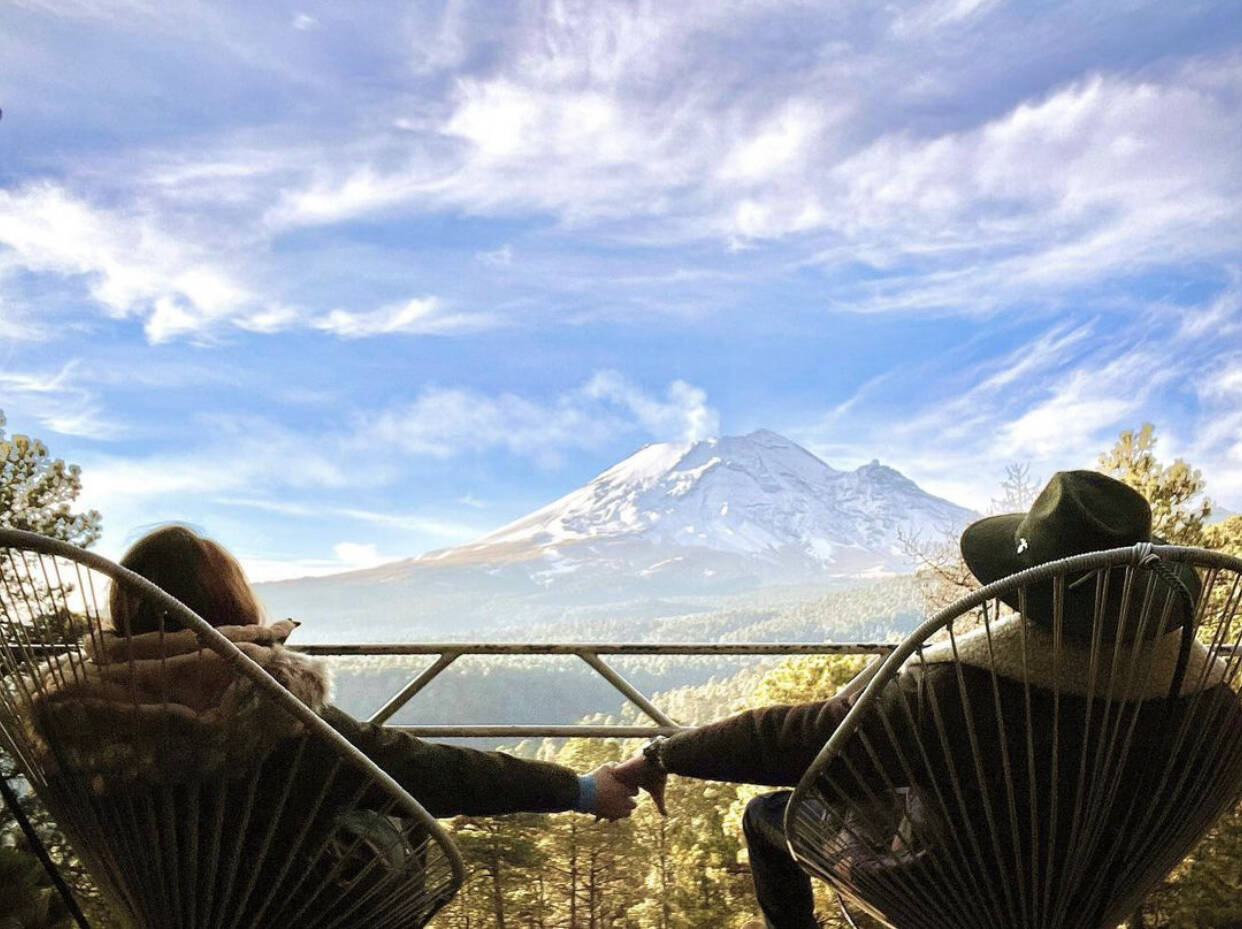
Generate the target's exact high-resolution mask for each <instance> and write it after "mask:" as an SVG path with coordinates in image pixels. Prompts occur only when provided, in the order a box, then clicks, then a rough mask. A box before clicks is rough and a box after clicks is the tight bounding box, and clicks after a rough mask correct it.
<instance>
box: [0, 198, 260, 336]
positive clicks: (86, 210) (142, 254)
mask: <svg viewBox="0 0 1242 929" xmlns="http://www.w3.org/2000/svg"><path fill="white" fill-rule="evenodd" d="M0 245H5V246H7V247H8V248H9V249H11V250H12V253H13V254H12V255H11V256H10V257H9V259H8V262H9V263H10V264H13V263H17V264H19V265H20V266H21V267H22V268H24V269H25V270H27V271H32V272H41V273H49V272H50V273H55V274H59V275H63V276H66V277H82V278H83V279H84V281H85V283H86V287H87V289H88V291H89V293H90V295H91V296H92V298H94V299H95V300H96V301H97V302H98V303H99V304H100V305H101V306H103V307H104V308H105V309H106V310H107V311H108V312H109V313H110V314H111V315H113V316H117V317H125V316H130V315H142V316H144V317H145V318H146V329H147V335H148V337H149V338H150V339H151V341H153V342H159V341H164V340H166V339H168V338H171V337H173V336H176V335H181V334H186V333H196V332H200V331H202V330H204V329H206V328H207V327H208V326H210V324H211V323H212V322H213V321H215V320H219V319H221V318H225V317H228V316H229V315H231V314H232V313H234V312H236V311H237V310H239V309H241V308H243V307H244V306H246V305H247V304H249V303H250V302H251V301H252V299H253V298H252V296H251V294H250V293H249V292H248V291H247V289H246V287H244V286H243V285H242V284H240V283H238V282H237V281H236V280H234V279H233V278H232V276H231V275H230V274H229V273H228V272H227V271H225V270H223V269H222V268H219V267H216V266H214V265H213V264H212V263H211V259H209V258H208V257H207V255H206V254H205V251H204V250H203V249H200V248H197V247H194V246H190V245H188V244H187V243H185V242H184V241H179V240H178V237H177V236H176V235H175V234H173V233H171V232H169V230H168V229H166V228H162V227H161V225H160V224H159V222H158V221H157V220H156V219H155V218H153V217H152V216H149V215H145V214H144V213H142V212H141V211H133V210H118V209H106V208H102V207H98V206H95V205H92V204H90V203H88V202H87V201H85V200H84V199H82V198H80V197H78V196H75V195H74V194H72V193H70V192H68V191H67V190H66V189H64V188H63V187H61V186H58V185H55V184H50V183H37V184H28V185H26V186H24V187H21V188H19V189H17V190H15V191H6V190H0Z"/></svg>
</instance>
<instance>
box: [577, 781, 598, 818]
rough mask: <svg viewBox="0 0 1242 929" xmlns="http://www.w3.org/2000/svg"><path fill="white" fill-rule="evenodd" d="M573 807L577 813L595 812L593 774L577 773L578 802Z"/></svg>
mask: <svg viewBox="0 0 1242 929" xmlns="http://www.w3.org/2000/svg"><path fill="white" fill-rule="evenodd" d="M574 809H575V810H576V811H577V812H579V813H594V812H595V775H594V774H579V775H578V802H577V803H575V804H574Z"/></svg>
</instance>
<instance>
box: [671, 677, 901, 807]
mask: <svg viewBox="0 0 1242 929" xmlns="http://www.w3.org/2000/svg"><path fill="white" fill-rule="evenodd" d="M917 678H918V675H917V674H902V675H901V676H899V677H898V678H897V679H896V681H894V682H893V683H892V684H890V685H889V686H888V687H887V688H885V690H884V692H883V693H882V694H881V695H880V699H879V701H878V702H877V704H876V706H875V711H874V712H871V713H869V714H868V715H867V717H866V719H865V720H864V721H863V724H862V726H861V727H860V730H859V731H860V733H861V735H862V736H863V737H864V738H862V739H860V740H859V742H860V743H863V744H865V745H866V746H867V747H868V749H869V750H867V751H860V752H856V753H854V754H853V756H852V757H851V758H850V762H851V764H850V765H847V766H843V768H844V770H840V771H839V774H840V775H841V777H842V779H844V780H848V781H849V782H851V784H853V785H857V789H858V790H859V791H862V790H864V789H865V786H864V785H865V784H867V783H868V782H873V781H874V779H875V778H876V777H878V776H879V772H880V770H881V769H885V770H887V772H888V774H889V777H890V779H891V778H892V777H893V775H894V772H895V771H897V770H898V769H899V768H900V765H899V764H898V763H897V761H896V760H895V758H896V751H895V750H894V742H895V743H896V744H897V745H900V744H902V741H903V740H905V739H907V738H909V737H910V732H911V729H912V726H911V722H912V720H913V721H914V725H915V727H917V718H918V714H919V701H918V686H919V685H918V682H917ZM858 696H859V695H857V694H855V695H852V696H850V697H832V698H830V699H828V700H823V701H820V702H818V703H803V704H798V705H796V706H766V707H762V708H760V709H757V710H748V711H747V712H745V713H739V714H738V715H736V716H731V717H729V718H728V719H723V720H720V721H719V722H715V723H710V724H708V725H706V726H700V727H698V728H696V729H691V730H689V731H687V732H680V733H678V734H677V735H674V736H672V737H670V738H669V739H668V740H667V741H666V742H665V743H664V748H663V752H662V757H663V759H664V764H665V767H666V768H667V769H668V771H669V772H670V773H672V774H681V775H684V776H686V777H697V778H703V779H705V780H713V781H736V782H741V783H746V784H763V785H767V786H772V787H792V786H793V785H795V784H797V783H798V781H799V780H801V778H802V775H803V774H805V773H806V770H807V768H809V767H810V766H811V762H812V761H814V760H815V756H816V755H818V754H819V751H820V749H821V748H823V747H824V744H825V743H826V742H827V741H828V739H829V737H830V736H831V735H832V734H833V733H834V732H835V731H836V729H837V727H838V726H839V725H841V721H842V720H844V719H845V717H846V715H847V714H848V713H849V711H850V710H851V709H852V708H853V706H854V703H855V701H856V700H857V699H858ZM886 723H887V725H886ZM890 732H891V733H892V735H891V736H890ZM834 773H836V772H834Z"/></svg>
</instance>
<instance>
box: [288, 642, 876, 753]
mask: <svg viewBox="0 0 1242 929" xmlns="http://www.w3.org/2000/svg"><path fill="white" fill-rule="evenodd" d="M290 647H291V648H293V649H294V650H295V651H299V652H302V653H303V654H306V655H318V656H321V657H335V658H342V657H358V656H389V657H391V656H415V655H426V656H429V657H430V656H435V660H434V661H432V663H431V664H430V665H429V666H428V667H427V668H425V669H424V670H422V671H420V672H419V673H418V674H416V675H415V676H414V677H413V678H412V679H411V680H410V681H409V682H408V683H406V684H405V685H404V686H403V687H402V688H401V689H400V690H398V691H397V692H396V693H395V694H393V695H392V697H390V698H389V699H388V700H387V701H385V703H384V705H383V706H381V707H380V708H379V709H378V710H376V711H375V712H374V713H372V714H371V716H370V717H369V719H368V721H369V722H373V723H380V724H385V725H388V724H389V723H388V721H389V720H390V719H392V717H393V716H394V715H396V714H397V713H398V712H399V711H400V710H401V709H402V708H403V707H404V706H405V705H406V704H407V703H409V702H410V700H411V699H413V698H414V696H415V695H416V694H418V693H419V691H421V690H423V689H425V688H426V687H427V685H428V684H430V683H431V682H432V681H434V680H435V679H436V678H437V677H438V676H439V675H440V674H441V673H442V672H443V671H444V670H445V669H446V668H448V667H449V666H450V665H451V664H453V662H455V661H456V660H457V659H458V658H461V657H462V656H463V655H492V656H497V655H500V656H515V655H573V656H576V657H577V658H579V659H581V660H582V661H583V662H585V663H586V664H587V665H588V666H589V667H590V668H591V669H592V670H593V671H594V672H595V673H596V674H597V675H598V676H599V677H602V678H603V679H604V680H605V681H607V682H608V683H609V684H610V685H611V686H612V687H613V688H614V689H615V690H616V691H617V692H618V693H620V694H621V695H622V696H623V697H625V698H626V699H627V700H629V701H630V702H631V703H633V704H634V705H635V706H636V707H638V709H640V710H641V711H642V712H643V713H644V714H646V716H647V717H648V718H649V719H650V720H651V721H652V724H653V725H649V726H625V725H620V724H612V725H589V724H585V723H583V724H576V725H522V726H516V725H506V724H484V725H469V726H397V725H394V726H393V728H394V729H400V730H401V731H403V732H409V733H411V734H412V735H416V736H420V737H432V738H480V737H481V738H566V737H568V738H650V737H651V736H656V735H672V734H673V733H674V732H678V731H680V730H682V729H684V728H686V727H685V726H682V725H680V724H679V723H677V722H676V721H675V720H674V719H672V718H671V717H670V716H669V715H668V714H666V713H665V712H664V711H663V710H661V709H660V708H659V707H658V706H656V705H655V704H654V703H653V702H652V701H651V700H650V699H649V698H648V697H647V696H646V695H645V694H643V693H642V692H641V691H640V690H639V689H638V688H637V687H635V686H634V685H633V684H631V683H630V682H629V681H627V680H626V679H625V678H624V677H622V676H621V674H620V673H618V671H617V670H616V669H615V668H614V667H612V666H611V665H610V664H608V662H607V661H605V660H604V658H603V657H602V656H604V655H621V656H643V655H646V656H653V655H686V656H691V655H707V656H713V657H734V656H757V657H789V656H793V655H876V656H879V657H881V658H883V657H884V656H886V655H888V654H889V653H891V652H892V651H893V650H894V649H896V648H897V645H896V644H895V643H879V642H876V643H867V642H830V643H817V644H811V643H806V644H801V643H799V644H789V643H783V644H772V643H767V642H747V643H730V644H727V645H726V644H709V643H692V642H679V643H675V644H667V645H665V644H660V645H657V644H601V643H584V642H571V643H554V644H553V643H549V644H529V643H515V644H509V643H483V642H444V643H435V644H413V643H397V644H384V645H301V646H290ZM878 666H879V663H878V662H876V661H873V662H872V663H871V668H870V670H874V669H875V668H878ZM860 678H861V679H862V682H865V679H866V678H865V677H864V676H862V675H860ZM856 680H858V679H856Z"/></svg>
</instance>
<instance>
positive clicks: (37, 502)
mask: <svg viewBox="0 0 1242 929" xmlns="http://www.w3.org/2000/svg"><path fill="white" fill-rule="evenodd" d="M5 422H6V420H5V418H4V411H3V410H0V526H5V527H7V528H10V529H25V530H27V531H29V532H37V533H39V534H41V535H45V536H49V537H51V538H53V539H60V540H61V541H62V542H72V543H73V544H75V545H80V546H83V547H87V546H90V545H91V544H93V543H94V542H95V541H96V540H97V539H98V538H99V531H100V523H101V517H100V515H99V513H98V512H97V511H95V510H85V511H76V512H75V511H74V509H73V503H74V501H75V500H76V499H77V498H78V494H80V493H81V492H82V469H81V468H79V467H78V466H77V465H70V464H65V462H64V459H61V458H52V457H51V456H50V454H49V453H48V450H47V446H46V445H44V444H43V443H42V442H40V441H39V440H38V439H33V438H31V437H30V436H27V435H14V436H12V437H11V438H5V431H4V426H5Z"/></svg>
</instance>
